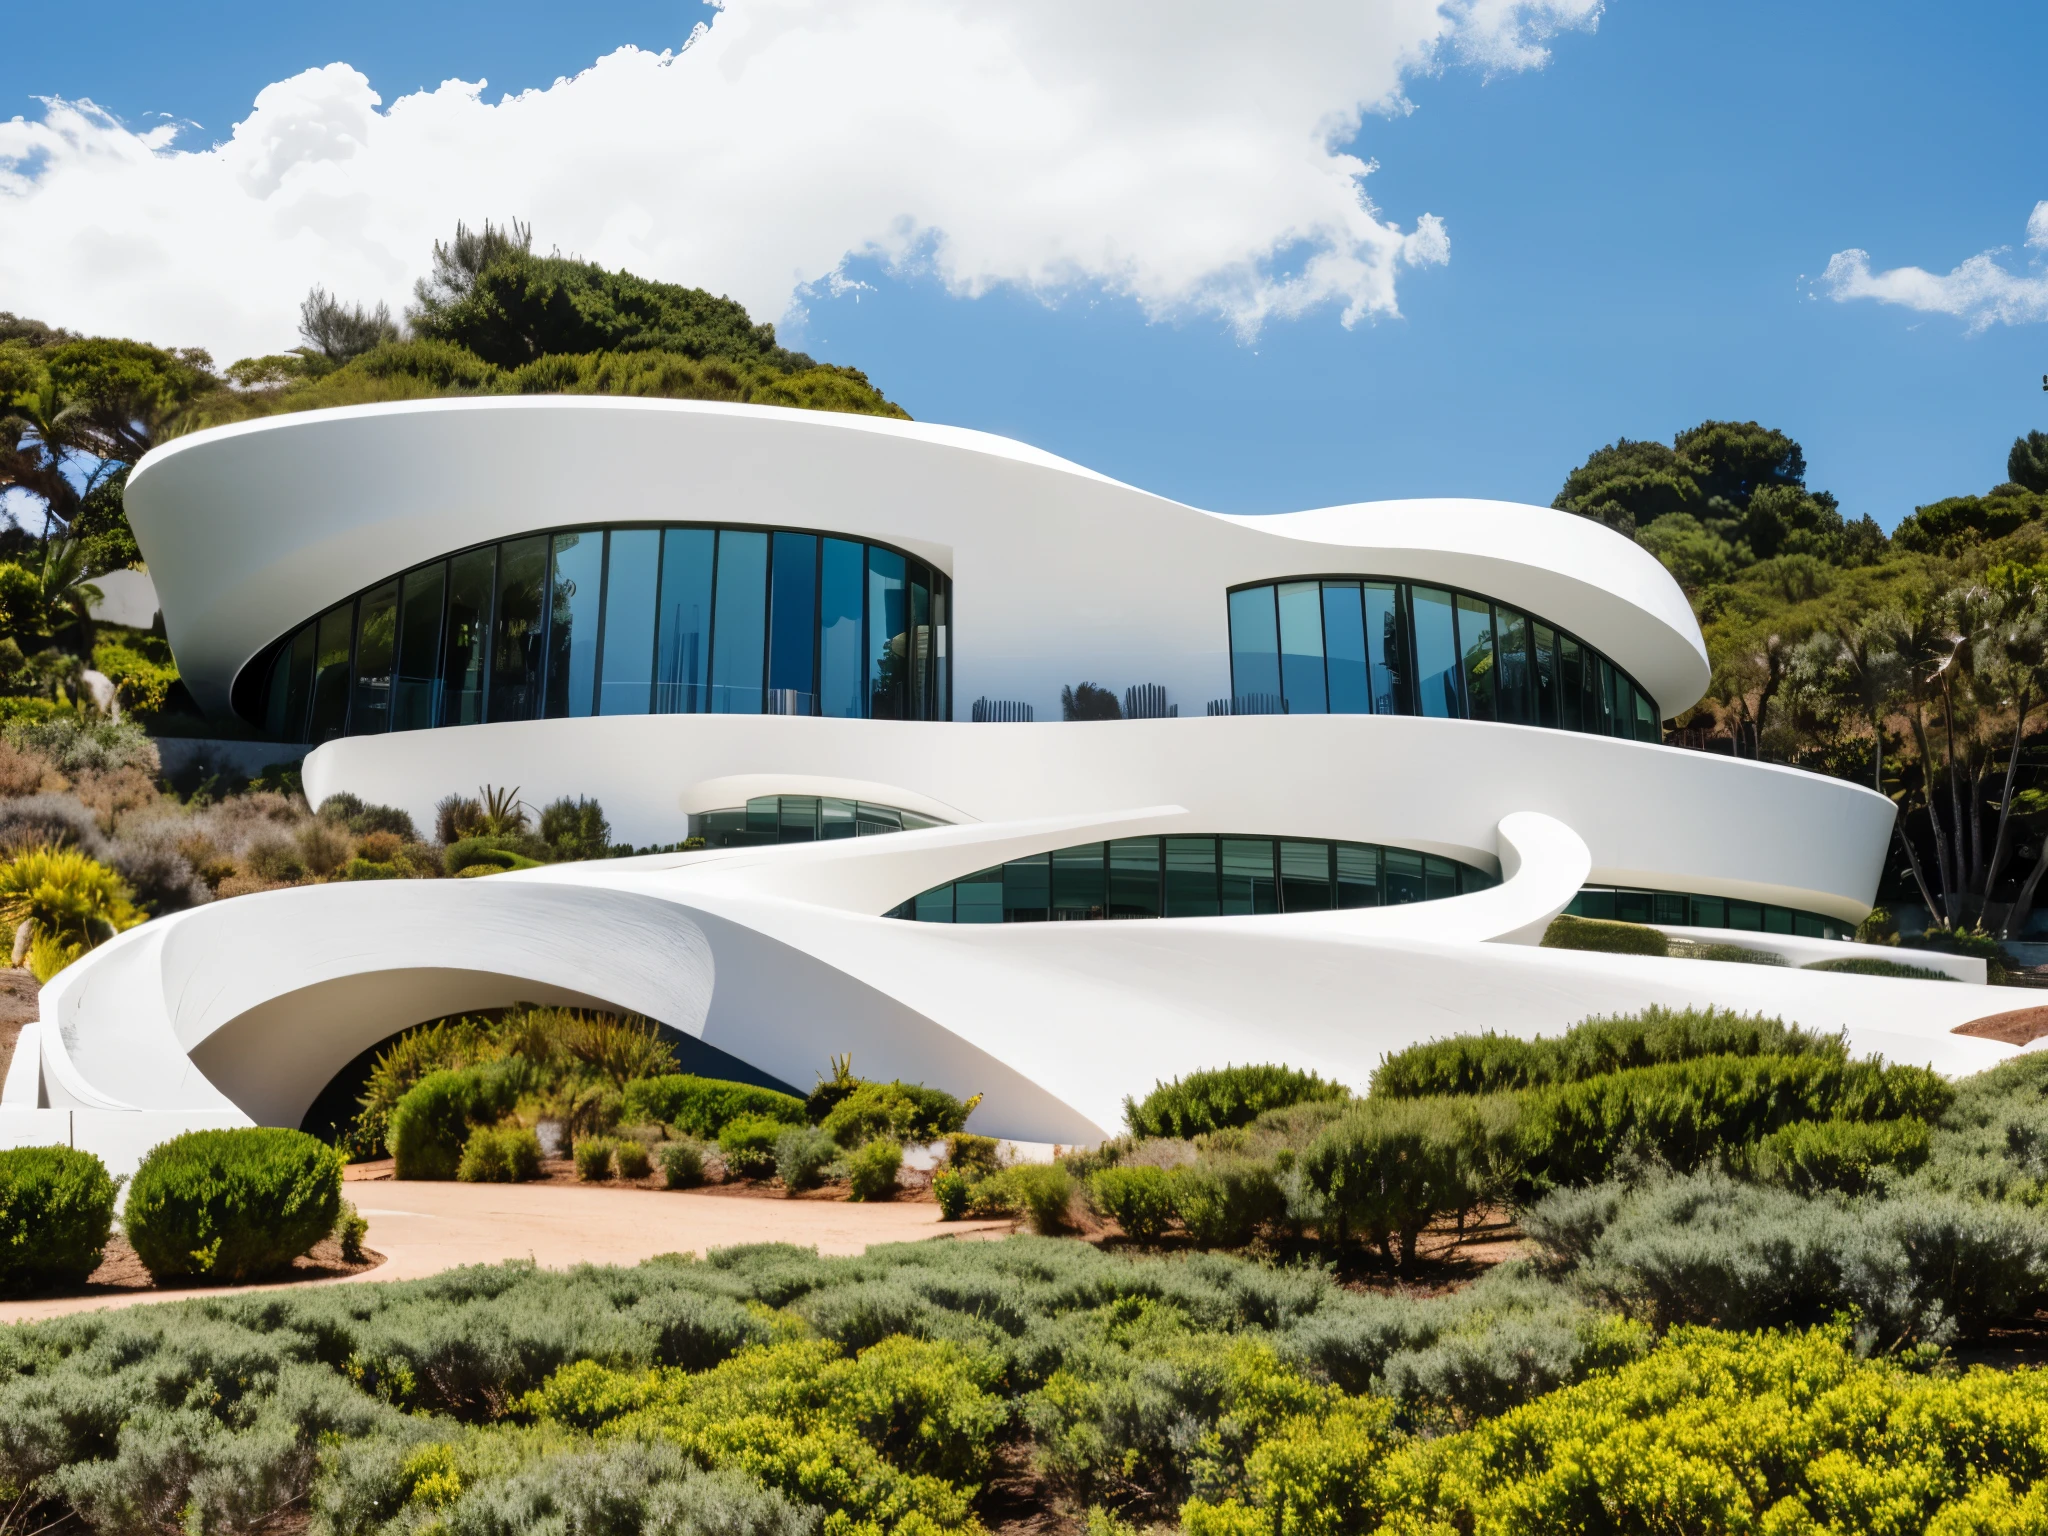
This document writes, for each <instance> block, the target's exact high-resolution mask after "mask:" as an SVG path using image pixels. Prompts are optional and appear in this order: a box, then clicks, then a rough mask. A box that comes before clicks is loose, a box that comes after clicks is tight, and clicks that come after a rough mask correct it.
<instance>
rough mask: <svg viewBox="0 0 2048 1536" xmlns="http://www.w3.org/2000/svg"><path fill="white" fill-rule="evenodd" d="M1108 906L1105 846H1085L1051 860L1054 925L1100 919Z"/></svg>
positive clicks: (1066, 850)
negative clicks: (1104, 886) (1103, 848)
mask: <svg viewBox="0 0 2048 1536" xmlns="http://www.w3.org/2000/svg"><path fill="white" fill-rule="evenodd" d="M1106 905H1107V903H1106V900H1105V897H1104V894H1103V872H1102V844H1100V843H1083V844H1081V846H1080V847H1078V848H1060V849H1057V850H1055V851H1054V853H1053V856H1052V917H1053V921H1054V922H1062V921H1073V920H1075V919H1085V918H1091V917H1101V916H1102V915H1103V912H1104V909H1105V907H1106Z"/></svg>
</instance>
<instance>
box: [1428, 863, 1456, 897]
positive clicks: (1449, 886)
mask: <svg viewBox="0 0 2048 1536" xmlns="http://www.w3.org/2000/svg"><path fill="white" fill-rule="evenodd" d="M1422 864H1423V888H1424V890H1426V891H1427V892H1428V893H1429V899H1430V900H1431V901H1441V900H1443V899H1444V897H1446V896H1455V895H1457V894H1458V866H1457V865H1455V864H1453V863H1452V862H1451V861H1450V860H1449V859H1439V858H1437V857H1435V856H1434V855H1432V856H1430V857H1429V858H1426V859H1424V860H1423V861H1422Z"/></svg>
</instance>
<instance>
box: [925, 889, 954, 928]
mask: <svg viewBox="0 0 2048 1536" xmlns="http://www.w3.org/2000/svg"><path fill="white" fill-rule="evenodd" d="M917 920H918V921H919V922H920V923H950V922H951V921H953V887H952V886H950V885H942V886H940V887H938V888H937V889H936V890H930V891H919V892H918V894H917Z"/></svg>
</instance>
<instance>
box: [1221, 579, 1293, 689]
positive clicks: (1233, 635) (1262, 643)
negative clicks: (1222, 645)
mask: <svg viewBox="0 0 2048 1536" xmlns="http://www.w3.org/2000/svg"><path fill="white" fill-rule="evenodd" d="M1230 691H1231V694H1232V695H1233V697H1234V698H1235V701H1236V703H1235V706H1234V707H1235V708H1236V709H1237V710H1238V711H1239V712H1240V713H1243V714H1275V715H1277V714H1279V713H1280V708H1281V704H1280V636H1279V631H1278V630H1277V629H1276V628H1275V625H1274V617H1273V589H1272V588H1271V587H1247V588H1246V589H1245V590H1244V591H1242V592H1233V593H1231V594H1230Z"/></svg>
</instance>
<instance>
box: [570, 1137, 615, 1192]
mask: <svg viewBox="0 0 2048 1536" xmlns="http://www.w3.org/2000/svg"><path fill="white" fill-rule="evenodd" d="M617 1150H618V1143H617V1142H615V1141H613V1140H612V1139H611V1138H610V1137H608V1136H586V1137H584V1138H583V1139H582V1140H581V1141H579V1142H577V1143H576V1177H577V1178H578V1179H580V1180H582V1181H583V1182H584V1183H586V1184H602V1183H604V1182H605V1181H606V1180H608V1179H610V1178H611V1176H612V1154H613V1153H614V1152H616V1151H617Z"/></svg>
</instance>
